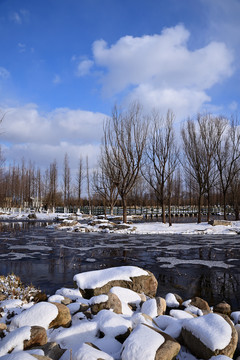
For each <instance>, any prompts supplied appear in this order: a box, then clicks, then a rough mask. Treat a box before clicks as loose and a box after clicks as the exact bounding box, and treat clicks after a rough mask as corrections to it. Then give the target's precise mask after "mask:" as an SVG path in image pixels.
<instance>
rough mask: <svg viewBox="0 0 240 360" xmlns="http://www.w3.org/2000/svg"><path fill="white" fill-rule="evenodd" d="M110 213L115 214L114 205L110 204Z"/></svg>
mask: <svg viewBox="0 0 240 360" xmlns="http://www.w3.org/2000/svg"><path fill="white" fill-rule="evenodd" d="M110 214H111V215H113V205H110Z"/></svg>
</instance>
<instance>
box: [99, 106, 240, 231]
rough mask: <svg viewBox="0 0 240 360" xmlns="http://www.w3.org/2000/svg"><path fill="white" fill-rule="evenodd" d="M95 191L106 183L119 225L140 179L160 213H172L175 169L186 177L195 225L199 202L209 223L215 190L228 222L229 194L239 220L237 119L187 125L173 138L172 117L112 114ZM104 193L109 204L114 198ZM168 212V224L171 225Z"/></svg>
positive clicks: (203, 119)
mask: <svg viewBox="0 0 240 360" xmlns="http://www.w3.org/2000/svg"><path fill="white" fill-rule="evenodd" d="M100 168H101V170H100V174H101V175H100V176H98V177H97V178H98V188H99V189H101V188H102V189H103V185H102V187H101V184H103V183H106V182H108V183H110V184H111V186H112V188H113V189H114V188H115V189H116V191H117V192H118V194H119V195H120V197H121V199H122V206H123V221H124V222H126V216H127V211H126V209H127V204H126V199H127V196H128V194H129V193H130V191H131V190H132V189H133V187H134V184H135V183H136V181H137V179H138V178H139V176H140V175H141V176H142V177H143V178H144V179H145V181H146V182H147V183H148V184H149V186H150V188H151V189H152V190H153V192H154V194H155V196H156V199H157V201H158V202H159V203H160V205H161V207H162V219H163V222H165V221H166V219H165V206H166V204H168V208H169V209H170V207H171V204H172V196H173V181H174V178H175V174H176V170H177V169H178V168H180V169H181V171H183V172H184V178H185V181H186V182H188V188H189V190H190V192H194V193H195V194H196V196H197V205H198V222H201V207H202V202H203V197H204V196H206V198H207V206H208V219H209V218H210V206H211V197H212V192H213V189H214V188H216V187H217V188H218V191H219V192H220V193H221V194H222V196H223V207H224V218H225V219H226V205H227V195H228V194H229V192H231V194H232V197H233V199H234V201H233V205H234V209H235V212H236V217H237V218H239V209H238V202H239V195H238V194H239V192H238V190H239V186H240V185H239V184H240V128H239V122H238V119H237V117H231V119H230V120H229V119H227V118H224V117H219V116H213V115H210V114H204V115H200V114H199V115H198V116H197V118H196V119H188V120H187V121H186V122H185V124H184V125H183V127H182V129H181V141H180V139H179V138H177V137H176V130H175V126H174V114H173V112H171V111H168V112H167V114H166V116H165V117H162V116H160V115H159V113H158V112H155V111H153V112H152V114H151V115H150V116H147V117H146V116H143V115H142V113H141V109H140V106H139V105H136V104H135V105H132V107H131V108H130V109H128V110H127V111H126V112H119V111H118V109H117V108H115V109H114V110H113V113H112V118H111V119H110V120H108V121H106V123H105V127H104V138H103V144H102V152H101V161H100ZM112 193H113V191H112ZM109 195H110V194H108V193H106V192H105V200H107V201H108V202H109V203H112V202H113V201H114V198H111V196H109ZM170 213H171V212H170V211H169V224H170V225H171V216H170V215H171V214H170Z"/></svg>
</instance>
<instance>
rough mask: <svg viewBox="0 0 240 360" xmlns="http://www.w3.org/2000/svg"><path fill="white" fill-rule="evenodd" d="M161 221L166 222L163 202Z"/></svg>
mask: <svg viewBox="0 0 240 360" xmlns="http://www.w3.org/2000/svg"><path fill="white" fill-rule="evenodd" d="M162 222H163V223H164V224H166V215H165V203H164V201H163V202H162Z"/></svg>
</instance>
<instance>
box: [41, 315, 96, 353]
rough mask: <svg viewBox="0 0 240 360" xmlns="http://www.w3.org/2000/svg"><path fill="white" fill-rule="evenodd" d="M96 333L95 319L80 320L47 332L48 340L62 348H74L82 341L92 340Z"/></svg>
mask: <svg viewBox="0 0 240 360" xmlns="http://www.w3.org/2000/svg"><path fill="white" fill-rule="evenodd" d="M97 333H98V323H97V321H91V322H90V321H88V320H81V321H80V322H79V323H78V324H74V325H72V326H71V327H70V328H66V329H62V328H58V329H55V330H54V331H53V332H51V334H49V339H48V340H49V341H55V342H57V343H58V344H59V345H60V346H61V347H62V348H63V349H66V348H67V349H74V348H76V347H78V346H79V345H81V344H83V343H84V342H93V341H94V340H95V338H96V336H97Z"/></svg>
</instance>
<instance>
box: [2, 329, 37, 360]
mask: <svg viewBox="0 0 240 360" xmlns="http://www.w3.org/2000/svg"><path fill="white" fill-rule="evenodd" d="M30 337H31V326H23V327H21V328H20V329H16V330H14V331H12V332H10V333H9V334H7V336H5V337H4V338H3V339H1V341H0V356H3V355H6V354H7V353H8V352H11V351H19V350H23V342H24V340H29V339H30Z"/></svg>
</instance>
